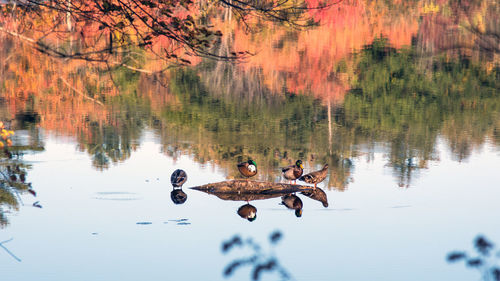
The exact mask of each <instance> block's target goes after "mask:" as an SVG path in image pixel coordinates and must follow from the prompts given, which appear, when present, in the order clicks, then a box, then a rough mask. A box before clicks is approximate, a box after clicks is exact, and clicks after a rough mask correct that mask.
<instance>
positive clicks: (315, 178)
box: [299, 164, 328, 189]
mask: <svg viewBox="0 0 500 281" xmlns="http://www.w3.org/2000/svg"><path fill="white" fill-rule="evenodd" d="M327 172H328V164H325V166H323V169H321V170H319V171H314V172H311V173H309V174H307V175H303V176H302V177H300V178H299V181H305V182H307V183H314V188H315V189H316V185H317V184H318V183H320V182H322V181H324V180H325V178H326V174H327Z"/></svg>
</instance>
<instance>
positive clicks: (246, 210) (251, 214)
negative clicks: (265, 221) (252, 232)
mask: <svg viewBox="0 0 500 281" xmlns="http://www.w3.org/2000/svg"><path fill="white" fill-rule="evenodd" d="M238 215H239V216H240V217H242V218H244V219H246V220H248V221H249V222H252V221H254V220H255V219H257V208H255V207H254V206H252V205H250V204H249V203H247V204H245V205H243V206H241V207H239V208H238Z"/></svg>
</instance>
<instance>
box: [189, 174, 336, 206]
mask: <svg viewBox="0 0 500 281" xmlns="http://www.w3.org/2000/svg"><path fill="white" fill-rule="evenodd" d="M191 189H194V190H199V191H203V192H206V193H208V194H213V195H215V196H217V197H219V198H220V199H222V200H231V201H253V200H263V199H269V198H275V197H280V196H283V195H286V194H290V193H295V192H300V193H301V194H303V195H305V196H307V197H309V198H311V199H313V200H317V201H319V202H321V203H322V204H323V206H324V207H328V199H327V197H326V193H325V192H324V191H323V190H321V189H320V188H319V187H317V188H316V189H314V188H313V187H312V186H306V185H299V184H287V183H273V182H262V181H252V180H242V179H237V180H228V181H222V182H216V183H209V184H204V185H200V186H195V187H191Z"/></svg>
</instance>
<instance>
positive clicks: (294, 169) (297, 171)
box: [281, 160, 304, 182]
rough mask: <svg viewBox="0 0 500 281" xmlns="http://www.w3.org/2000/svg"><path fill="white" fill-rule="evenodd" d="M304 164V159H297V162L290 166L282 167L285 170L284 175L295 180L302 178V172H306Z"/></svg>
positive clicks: (290, 179)
mask: <svg viewBox="0 0 500 281" xmlns="http://www.w3.org/2000/svg"><path fill="white" fill-rule="evenodd" d="M303 169H304V166H302V160H297V162H295V165H291V166H288V167H285V168H283V169H281V171H282V172H283V177H284V178H285V179H287V180H289V181H294V182H295V180H297V179H298V178H300V176H302V173H303V172H304V170H303Z"/></svg>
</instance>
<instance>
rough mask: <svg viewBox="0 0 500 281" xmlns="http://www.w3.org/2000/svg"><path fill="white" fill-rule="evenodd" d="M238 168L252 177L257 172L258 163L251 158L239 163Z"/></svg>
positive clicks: (246, 175)
mask: <svg viewBox="0 0 500 281" xmlns="http://www.w3.org/2000/svg"><path fill="white" fill-rule="evenodd" d="M238 170H239V171H240V173H241V174H242V175H243V176H245V177H247V178H250V177H253V176H255V175H256V174H257V164H256V163H255V161H253V160H251V159H249V160H248V161H247V162H241V163H239V164H238Z"/></svg>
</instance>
